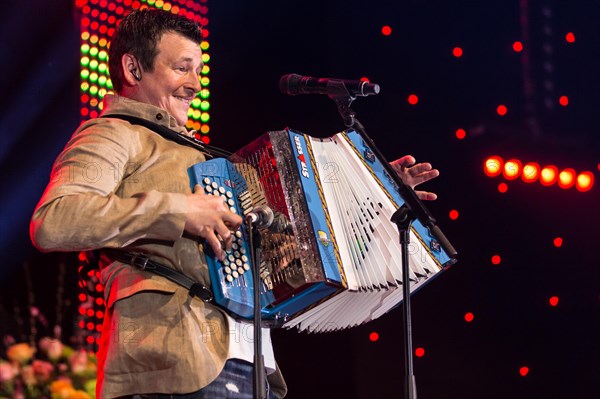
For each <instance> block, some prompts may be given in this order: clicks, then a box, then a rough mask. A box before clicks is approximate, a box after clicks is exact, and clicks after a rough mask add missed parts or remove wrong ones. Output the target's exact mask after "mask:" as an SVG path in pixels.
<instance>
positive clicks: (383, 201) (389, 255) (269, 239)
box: [188, 129, 455, 332]
mask: <svg viewBox="0 0 600 399" xmlns="http://www.w3.org/2000/svg"><path fill="white" fill-rule="evenodd" d="M188 172H189V176H190V183H191V186H192V187H194V186H195V185H196V184H200V185H202V186H203V187H204V190H205V191H206V192H207V193H210V194H214V195H220V196H222V197H223V200H224V201H226V202H227V203H228V205H229V206H230V209H231V210H232V212H236V213H238V214H240V215H244V214H247V213H248V212H250V211H251V210H252V209H253V208H254V207H256V206H259V205H263V206H265V205H266V206H268V207H269V208H271V209H272V210H273V212H274V214H275V215H276V216H275V218H274V222H273V223H272V224H271V225H270V227H268V228H264V229H262V230H261V237H262V239H261V254H262V255H261V259H260V264H259V265H258V267H259V271H260V281H259V282H257V283H255V282H254V281H253V278H252V273H251V268H253V267H256V265H253V264H252V260H251V259H250V248H249V244H248V239H247V238H248V237H247V234H248V232H247V227H246V226H245V225H243V226H242V227H241V228H240V230H239V231H237V232H235V239H234V243H233V247H232V249H231V250H230V251H228V252H227V254H226V259H225V260H224V261H223V262H221V261H219V260H218V259H217V258H215V257H214V256H213V254H212V253H211V251H210V248H207V249H206V252H207V263H208V267H209V273H210V277H211V284H212V288H213V293H214V297H215V302H216V303H217V304H218V305H220V306H221V307H223V308H225V309H226V310H227V311H228V313H230V314H231V315H233V316H234V317H236V318H237V319H240V320H244V319H245V320H248V321H251V320H252V317H253V307H254V300H253V298H254V290H255V289H259V290H260V297H261V306H260V307H261V315H262V318H263V321H266V322H270V323H271V325H276V326H283V327H284V328H294V327H295V328H298V329H299V330H306V331H310V332H325V331H334V330H340V329H345V328H350V327H353V326H357V325H360V324H363V323H366V322H368V321H370V320H373V319H376V318H378V317H380V316H381V315H383V314H385V313H386V312H388V311H389V310H391V309H393V308H394V307H396V306H398V305H399V304H400V303H401V302H402V299H403V297H402V284H410V291H411V293H412V292H414V291H416V290H418V289H419V288H421V287H422V286H423V285H425V284H426V283H427V282H428V281H430V280H431V279H432V278H433V277H435V276H437V275H438V274H439V272H440V271H442V270H444V269H445V268H446V267H448V266H449V265H451V264H452V263H454V261H455V259H453V258H452V257H450V256H449V255H448V254H447V253H446V252H445V251H444V250H443V248H442V247H441V245H440V244H439V243H438V242H437V241H436V240H435V239H434V237H433V236H432V235H431V234H429V231H428V230H427V228H425V227H424V226H423V225H422V224H421V223H420V222H419V221H415V222H414V223H413V224H412V226H411V231H410V244H409V268H410V273H409V275H408V276H403V275H402V265H401V262H402V261H401V259H402V248H401V245H400V243H399V233H398V229H397V226H396V225H395V224H394V223H392V222H391V221H390V219H391V217H392V214H393V213H394V212H395V211H396V210H397V209H398V208H399V207H400V206H402V204H403V203H404V200H403V199H402V198H401V196H400V194H399V193H398V190H397V188H396V187H395V182H394V181H393V180H392V179H391V178H390V176H389V175H388V174H387V172H386V171H385V169H384V167H383V164H382V161H381V160H380V159H378V158H377V157H376V156H375V154H374V153H373V151H372V149H371V148H369V147H368V146H367V145H366V144H365V142H364V141H363V140H362V138H361V137H360V135H359V134H358V133H356V132H355V131H353V130H348V131H344V132H341V133H338V134H336V135H334V136H332V137H329V138H314V137H310V136H307V135H304V134H301V133H299V132H296V131H294V130H291V129H286V130H284V131H277V132H269V133H266V134H264V135H263V136H261V137H259V138H258V139H256V140H255V141H254V142H252V143H250V144H249V145H247V146H245V147H244V148H242V149H241V150H239V151H237V152H236V153H235V154H233V155H231V156H230V157H229V158H228V159H224V158H217V159H213V160H210V161H207V162H202V163H199V164H196V165H194V166H192V167H191V168H190V169H189V171H188Z"/></svg>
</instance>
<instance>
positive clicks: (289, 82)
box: [279, 73, 379, 97]
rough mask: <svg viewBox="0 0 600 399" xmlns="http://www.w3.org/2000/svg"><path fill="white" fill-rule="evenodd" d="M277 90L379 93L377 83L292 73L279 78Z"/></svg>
mask: <svg viewBox="0 0 600 399" xmlns="http://www.w3.org/2000/svg"><path fill="white" fill-rule="evenodd" d="M279 90H281V92H282V93H284V94H289V95H291V96H295V95H296V94H327V95H328V96H337V95H348V94H350V95H352V96H361V97H364V96H370V95H374V94H378V93H379V85H378V84H375V83H368V82H363V81H361V80H344V79H330V78H311V77H308V76H300V75H296V74H294V73H291V74H288V75H283V76H282V77H281V79H279Z"/></svg>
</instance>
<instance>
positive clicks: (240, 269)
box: [238, 267, 245, 275]
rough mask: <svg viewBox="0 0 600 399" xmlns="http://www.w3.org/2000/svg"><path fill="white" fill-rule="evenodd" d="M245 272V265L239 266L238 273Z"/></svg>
mask: <svg viewBox="0 0 600 399" xmlns="http://www.w3.org/2000/svg"><path fill="white" fill-rule="evenodd" d="M244 272H245V270H244V268H243V267H238V273H239V274H240V275H242V274H244Z"/></svg>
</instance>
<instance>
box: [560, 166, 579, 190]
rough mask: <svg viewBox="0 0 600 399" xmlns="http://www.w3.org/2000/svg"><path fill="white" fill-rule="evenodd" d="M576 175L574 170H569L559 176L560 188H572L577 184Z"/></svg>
mask: <svg viewBox="0 0 600 399" xmlns="http://www.w3.org/2000/svg"><path fill="white" fill-rule="evenodd" d="M575 176H576V173H575V171H574V170H573V169H571V168H567V169H565V170H563V171H562V172H560V173H559V175H558V186H559V187H560V188H564V189H567V188H571V187H573V185H574V184H575Z"/></svg>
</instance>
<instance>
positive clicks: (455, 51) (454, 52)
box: [452, 47, 463, 58]
mask: <svg viewBox="0 0 600 399" xmlns="http://www.w3.org/2000/svg"><path fill="white" fill-rule="evenodd" d="M452 55H453V56H455V57H456V58H459V57H462V55H463V50H462V48H460V47H454V48H453V49H452Z"/></svg>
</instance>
